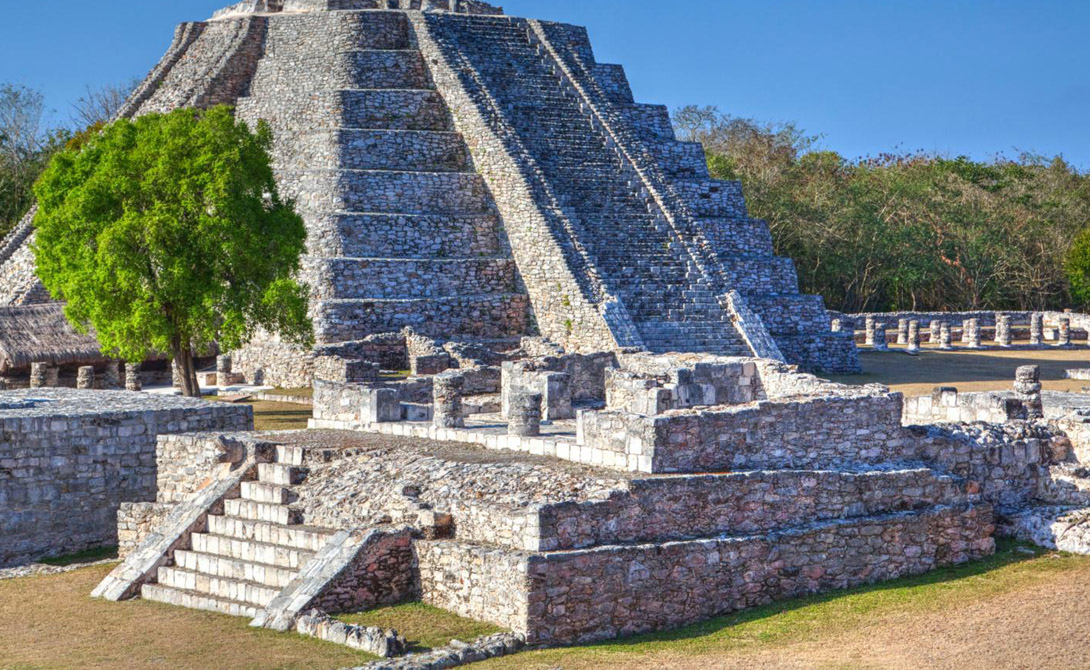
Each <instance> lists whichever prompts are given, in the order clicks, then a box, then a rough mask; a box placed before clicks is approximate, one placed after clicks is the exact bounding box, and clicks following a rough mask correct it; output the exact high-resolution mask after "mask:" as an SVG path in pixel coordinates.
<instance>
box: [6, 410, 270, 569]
mask: <svg viewBox="0 0 1090 670" xmlns="http://www.w3.org/2000/svg"><path fill="white" fill-rule="evenodd" d="M252 428H253V413H252V410H251V409H250V408H249V407H244V406H235V405H225V404H212V403H206V402H202V401H198V400H190V399H183V398H173V397H162V396H143V395H137V394H133V393H123V392H110V391H75V390H69V389H34V390H32V391H4V392H3V393H2V394H0V567H3V566H6V565H9V564H12V563H15V562H17V561H21V560H26V559H28V558H40V557H43V556H56V555H60V554H65V553H73V552H77V551H82V550H84V549H90V548H96V547H103V546H110V545H113V544H116V543H117V540H118V535H117V533H118V525H117V511H118V509H119V507H120V506H121V504H122V503H127V502H138V501H152V500H154V499H155V495H156V488H157V486H156V465H155V459H156V446H155V440H156V437H157V436H158V435H162V434H166V433H178V432H190V431H202V430H249V429H252ZM193 465H194V466H198V465H200V464H198V463H194V464H193Z"/></svg>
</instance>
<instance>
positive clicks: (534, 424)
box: [507, 391, 543, 437]
mask: <svg viewBox="0 0 1090 670" xmlns="http://www.w3.org/2000/svg"><path fill="white" fill-rule="evenodd" d="M510 402H511V406H510V407H509V409H508V413H507V432H508V433H509V434H510V435H518V436H521V437H532V436H535V435H540V434H541V404H542V402H543V398H542V395H541V394H540V393H534V392H532V391H516V392H514V393H513V394H512V395H511V400H510Z"/></svg>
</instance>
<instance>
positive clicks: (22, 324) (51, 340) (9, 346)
mask: <svg viewBox="0 0 1090 670" xmlns="http://www.w3.org/2000/svg"><path fill="white" fill-rule="evenodd" d="M105 360H106V357H105V356H103V355H102V352H101V351H100V347H99V344H98V340H96V339H95V337H94V336H93V335H80V334H79V333H77V332H76V330H75V329H74V328H73V327H72V325H71V324H69V323H68V320H67V319H65V318H64V306H63V305H61V304H59V303H48V304H43V305H26V306H22V307H0V374H10V373H12V372H16V371H20V370H23V369H25V368H29V367H30V364H31V363H38V362H42V363H52V364H53V365H69V364H82V365H93V364H95V363H101V362H104V361H105Z"/></svg>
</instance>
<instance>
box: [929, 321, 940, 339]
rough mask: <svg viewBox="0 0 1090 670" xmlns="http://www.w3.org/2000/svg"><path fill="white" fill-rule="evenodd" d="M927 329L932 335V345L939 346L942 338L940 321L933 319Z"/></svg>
mask: <svg viewBox="0 0 1090 670" xmlns="http://www.w3.org/2000/svg"><path fill="white" fill-rule="evenodd" d="M927 329H928V330H929V331H930V333H931V340H930V342H931V344H932V345H937V344H938V343H939V339H940V338H941V337H942V322H941V321H939V320H938V319H931V322H930V323H928V324H927Z"/></svg>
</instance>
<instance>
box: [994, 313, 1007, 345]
mask: <svg viewBox="0 0 1090 670" xmlns="http://www.w3.org/2000/svg"><path fill="white" fill-rule="evenodd" d="M995 341H996V343H997V344H998V345H999V346H1001V347H1010V346H1011V318H1010V316H1009V315H1007V314H1000V315H999V316H997V317H995Z"/></svg>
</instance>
